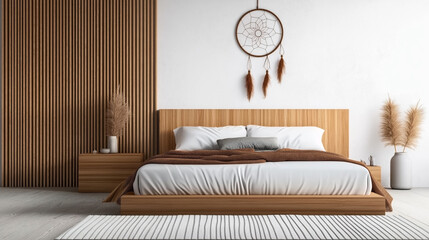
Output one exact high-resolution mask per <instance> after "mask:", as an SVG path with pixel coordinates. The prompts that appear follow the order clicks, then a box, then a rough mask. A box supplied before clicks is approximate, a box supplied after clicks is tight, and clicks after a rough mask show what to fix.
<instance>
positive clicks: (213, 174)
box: [134, 161, 372, 195]
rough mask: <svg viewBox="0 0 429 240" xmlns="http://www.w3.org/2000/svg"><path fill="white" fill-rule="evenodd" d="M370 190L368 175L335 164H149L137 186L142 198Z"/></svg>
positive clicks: (354, 166)
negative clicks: (150, 196)
mask: <svg viewBox="0 0 429 240" xmlns="http://www.w3.org/2000/svg"><path fill="white" fill-rule="evenodd" d="M371 189H372V184H371V178H370V175H369V172H368V170H366V169H365V168H363V167H362V166H359V165H357V164H352V163H347V162H334V161H332V162H331V161H329V162H328V161H310V162H304V161H302V162H301V161H285V162H268V163H260V164H233V165H173V164H148V165H145V166H143V167H141V168H140V169H139V170H138V172H137V176H136V179H135V181H134V192H135V194H139V195H169V194H171V195H188V194H196V195H257V194H263V195H284V194H290V195H297V194H301V195H320V194H328V195H368V194H370V193H371Z"/></svg>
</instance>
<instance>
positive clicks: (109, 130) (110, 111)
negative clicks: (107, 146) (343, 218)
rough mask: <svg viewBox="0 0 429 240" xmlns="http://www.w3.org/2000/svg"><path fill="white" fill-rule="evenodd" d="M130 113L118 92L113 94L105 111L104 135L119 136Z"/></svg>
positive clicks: (123, 98)
mask: <svg viewBox="0 0 429 240" xmlns="http://www.w3.org/2000/svg"><path fill="white" fill-rule="evenodd" d="M130 113H131V112H130V109H129V107H128V104H127V102H126V100H125V97H124V96H123V95H122V94H121V93H119V92H118V93H116V94H114V95H113V97H112V99H111V100H110V101H109V103H108V105H107V109H106V116H105V128H106V135H107V136H120V135H121V132H122V130H123V129H124V128H125V125H126V124H127V122H128V118H129V116H130Z"/></svg>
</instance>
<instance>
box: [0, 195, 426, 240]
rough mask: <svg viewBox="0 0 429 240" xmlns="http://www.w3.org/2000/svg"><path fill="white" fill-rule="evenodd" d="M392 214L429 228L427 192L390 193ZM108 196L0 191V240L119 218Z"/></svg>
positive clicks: (37, 236)
mask: <svg viewBox="0 0 429 240" xmlns="http://www.w3.org/2000/svg"><path fill="white" fill-rule="evenodd" d="M389 192H390V193H391V194H392V196H393V198H394V202H393V208H394V212H393V214H401V215H404V216H408V217H410V218H412V219H414V220H415V221H416V222H419V223H424V224H427V225H429V188H415V189H412V190H389ZM105 196H107V193H78V192H77V189H75V188H61V189H58V188H0V239H8V240H9V239H10V240H15V239H54V238H55V237H57V236H59V235H60V234H61V233H63V232H64V231H66V230H67V229H69V228H70V227H72V226H73V225H75V224H76V223H78V222H79V221H81V220H82V219H84V218H85V217H86V216H88V215H91V214H106V215H109V214H119V206H118V205H116V204H115V203H102V200H103V198H104V197H105Z"/></svg>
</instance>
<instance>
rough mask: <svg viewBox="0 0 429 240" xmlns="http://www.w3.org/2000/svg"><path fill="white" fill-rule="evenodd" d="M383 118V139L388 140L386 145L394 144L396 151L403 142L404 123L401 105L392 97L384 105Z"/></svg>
mask: <svg viewBox="0 0 429 240" xmlns="http://www.w3.org/2000/svg"><path fill="white" fill-rule="evenodd" d="M381 120H382V121H381V136H382V138H383V141H385V142H386V145H392V146H393V147H394V148H395V152H396V150H397V149H396V146H397V145H399V144H401V142H400V141H401V139H402V138H401V133H402V125H401V121H400V120H399V107H398V105H397V104H396V103H394V102H393V101H392V99H390V97H389V99H388V100H387V101H386V103H385V104H384V106H383V114H382V117H381Z"/></svg>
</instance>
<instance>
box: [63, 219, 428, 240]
mask: <svg viewBox="0 0 429 240" xmlns="http://www.w3.org/2000/svg"><path fill="white" fill-rule="evenodd" d="M428 230H429V229H428V228H427V226H423V225H417V224H415V223H413V222H412V221H410V220H409V219H407V218H405V217H402V216H398V215H386V216H344V215H338V216H332V215H331V216H322V215H317V216H315V215H313V216H311V215H310V216H305V215H170V216H100V215H91V216H88V217H87V218H85V219H84V220H83V221H81V222H80V223H78V224H77V225H76V226H74V227H72V228H71V229H69V230H68V231H67V232H65V233H63V234H62V235H61V236H59V237H58V238H57V239H429V231H428Z"/></svg>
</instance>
